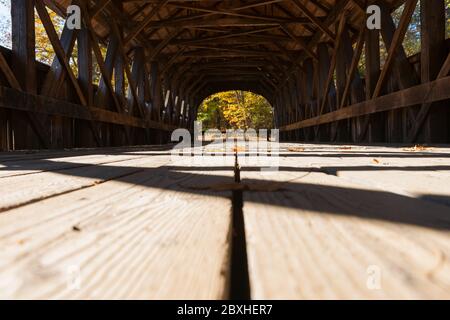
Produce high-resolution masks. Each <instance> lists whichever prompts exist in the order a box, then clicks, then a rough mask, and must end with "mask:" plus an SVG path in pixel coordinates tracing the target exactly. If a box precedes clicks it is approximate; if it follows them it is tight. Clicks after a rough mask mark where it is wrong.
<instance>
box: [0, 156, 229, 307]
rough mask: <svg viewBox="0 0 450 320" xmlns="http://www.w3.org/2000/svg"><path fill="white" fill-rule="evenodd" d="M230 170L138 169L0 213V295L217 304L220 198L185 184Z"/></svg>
mask: <svg viewBox="0 0 450 320" xmlns="http://www.w3.org/2000/svg"><path fill="white" fill-rule="evenodd" d="M149 161H151V160H149ZM213 165H214V163H213ZM230 172H232V171H231V170H226V171H224V172H221V171H216V172H213V174H205V173H201V172H198V171H195V168H193V169H192V170H189V169H187V168H186V169H185V170H182V168H180V169H177V167H172V168H171V167H168V166H166V167H164V168H160V169H157V170H154V169H147V170H144V171H143V172H140V173H136V174H133V175H128V176H126V177H123V178H120V179H117V180H113V181H109V182H106V183H102V184H100V185H96V186H93V187H90V188H86V189H83V190H79V191H75V192H71V193H69V194H66V195H61V196H58V197H54V198H50V199H47V200H43V201H40V202H37V203H35V204H32V205H28V206H24V207H20V208H17V209H14V210H10V211H7V212H4V213H3V214H2V215H0V248H1V250H0V256H1V259H0V261H1V262H0V288H1V290H0V296H1V297H2V298H71V299H72V298H81V299H93V298H102V299H105V298H127V299H155V298H157V299H221V298H226V297H227V295H228V265H229V237H230V226H231V224H230V223H231V220H230V215H231V202H230V200H229V197H230V195H229V194H228V192H214V193H211V192H209V191H206V190H199V189H197V188H195V186H199V185H211V184H220V183H224V182H230V181H232V176H231V175H230ZM62 203H64V205H63V206H62V205H61V204H62ZM78 276H79V277H78ZM78 281H79V282H78ZM77 284H79V287H78V286H77Z"/></svg>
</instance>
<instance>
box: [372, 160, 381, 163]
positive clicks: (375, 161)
mask: <svg viewBox="0 0 450 320" xmlns="http://www.w3.org/2000/svg"><path fill="white" fill-rule="evenodd" d="M372 162H373V163H376V164H379V163H380V161H378V160H377V159H373V160H372Z"/></svg>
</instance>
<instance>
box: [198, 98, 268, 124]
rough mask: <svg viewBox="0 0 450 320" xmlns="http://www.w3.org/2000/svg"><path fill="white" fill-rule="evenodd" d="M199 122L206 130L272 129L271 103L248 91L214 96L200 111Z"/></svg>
mask: <svg viewBox="0 0 450 320" xmlns="http://www.w3.org/2000/svg"><path fill="white" fill-rule="evenodd" d="M198 120H199V121H202V122H203V127H204V128H205V129H210V128H218V129H221V130H224V129H228V128H234V129H248V128H253V129H270V128H272V127H273V113H272V107H271V105H270V103H269V102H268V101H267V100H266V99H265V98H264V97H262V96H260V95H257V94H255V93H252V92H248V91H238V90H234V91H226V92H220V93H217V94H214V95H212V96H210V97H208V98H207V99H205V101H203V103H202V105H201V106H200V109H199V114H198Z"/></svg>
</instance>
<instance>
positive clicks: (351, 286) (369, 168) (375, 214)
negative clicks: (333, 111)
mask: <svg viewBox="0 0 450 320" xmlns="http://www.w3.org/2000/svg"><path fill="white" fill-rule="evenodd" d="M279 166H280V169H279V171H278V172H274V173H268V172H265V173H261V172H258V171H254V170H251V169H252V167H251V165H250V166H248V167H244V168H242V172H241V177H242V181H243V183H244V184H247V185H248V189H249V190H252V191H251V192H246V193H245V194H244V208H243V213H244V219H245V227H246V234H247V253H248V264H249V275H250V283H251V290H252V297H253V298H256V299H260V298H264V299H266V298H269V299H270V298H276V299H279V298H286V299H302V298H305V299H429V298H437V299H440V298H442V299H448V298H449V297H450V262H449V260H448V257H449V256H450V232H449V229H450V207H449V205H450V202H449V199H450V185H449V184H448V181H449V177H450V149H445V148H444V149H437V148H435V149H427V150H422V151H421V150H417V149H409V148H382V147H355V146H348V147H346V146H341V147H338V146H317V145H310V146H308V145H306V146H305V145H295V144H291V145H289V144H288V145H284V146H283V148H282V151H281V159H280V163H279ZM268 252H270V254H268Z"/></svg>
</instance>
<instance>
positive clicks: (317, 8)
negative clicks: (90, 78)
mask: <svg viewBox="0 0 450 320" xmlns="http://www.w3.org/2000/svg"><path fill="white" fill-rule="evenodd" d="M70 2H71V1H66V0H65V1H56V0H55V1H51V0H48V1H47V4H48V5H49V6H50V7H52V8H53V9H54V10H57V11H59V12H61V13H62V12H64V11H65V7H66V6H67V5H69V4H70ZM384 2H385V3H387V4H388V5H389V6H391V7H392V8H394V7H396V6H398V5H399V4H401V3H402V2H403V1H401V0H385V1H384ZM75 3H76V2H75ZM365 7H366V0H248V1H244V0H225V1H219V0H184V1H183V0H176V1H175V0H141V1H135V0H125V1H117V0H100V1H90V13H91V16H92V17H93V25H94V27H95V29H96V32H97V34H98V35H99V36H100V37H101V38H102V39H104V41H105V43H107V41H108V37H109V34H110V32H111V28H112V24H117V25H118V26H119V28H120V29H121V30H122V31H123V37H124V41H123V42H124V45H125V47H126V48H125V49H126V51H127V52H128V54H129V55H132V54H133V49H134V48H136V47H144V48H145V49H146V58H147V61H148V62H150V61H158V62H159V63H160V64H161V66H162V71H163V72H164V73H165V78H167V77H170V78H175V79H177V80H179V79H180V77H182V78H183V79H185V81H195V79H200V78H201V79H202V81H204V82H205V86H210V87H211V88H213V90H219V89H221V88H222V87H225V86H227V85H229V82H230V81H232V82H233V83H235V86H237V87H239V86H240V84H243V85H244V84H245V85H248V86H250V87H252V86H254V87H256V86H258V88H265V89H266V90H275V89H276V88H277V87H278V86H279V85H280V83H282V82H283V81H284V79H285V78H286V77H287V75H288V74H289V73H290V72H292V70H301V68H302V67H301V65H302V61H303V60H304V59H306V58H312V59H316V46H317V44H318V43H320V42H326V43H327V44H329V47H330V50H331V49H332V48H333V45H334V41H335V40H336V39H335V33H336V27H337V24H338V23H337V22H338V21H339V18H340V16H341V14H342V13H346V17H347V22H346V23H347V25H348V28H349V30H350V34H351V35H352V37H353V38H354V39H356V36H357V30H359V26H360V25H361V24H362V23H363V22H364V21H363V19H364V17H365V13H364V10H365ZM179 81H182V80H179ZM245 85H244V86H245Z"/></svg>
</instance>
